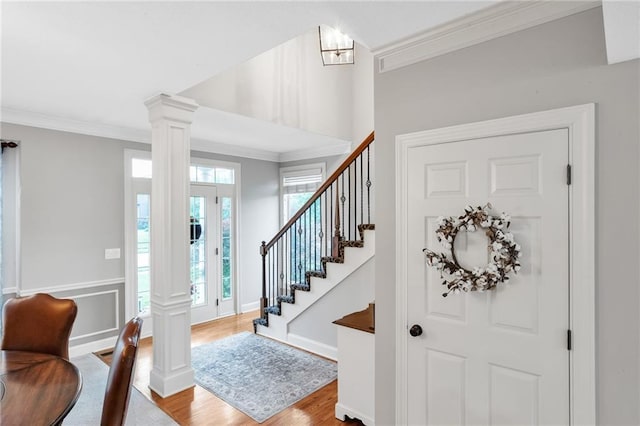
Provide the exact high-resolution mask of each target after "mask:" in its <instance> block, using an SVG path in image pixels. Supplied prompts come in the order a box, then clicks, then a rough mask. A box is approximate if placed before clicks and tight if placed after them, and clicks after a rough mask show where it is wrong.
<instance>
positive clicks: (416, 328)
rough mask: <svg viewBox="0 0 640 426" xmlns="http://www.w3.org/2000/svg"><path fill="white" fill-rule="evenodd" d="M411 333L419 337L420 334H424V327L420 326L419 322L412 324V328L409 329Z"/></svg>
mask: <svg viewBox="0 0 640 426" xmlns="http://www.w3.org/2000/svg"><path fill="white" fill-rule="evenodd" d="M409 334H410V335H412V336H413V337H418V336H419V335H421V334H422V327H420V326H419V325H418V324H414V325H412V326H411V328H410V329H409Z"/></svg>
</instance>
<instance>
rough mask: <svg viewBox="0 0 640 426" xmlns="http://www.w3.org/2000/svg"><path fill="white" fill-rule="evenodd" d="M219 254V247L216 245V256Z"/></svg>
mask: <svg viewBox="0 0 640 426" xmlns="http://www.w3.org/2000/svg"><path fill="white" fill-rule="evenodd" d="M217 255H218V247H216V256H217Z"/></svg>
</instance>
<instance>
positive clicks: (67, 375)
mask: <svg viewBox="0 0 640 426" xmlns="http://www.w3.org/2000/svg"><path fill="white" fill-rule="evenodd" d="M81 389H82V376H81V374H80V371H79V370H78V368H77V367H76V366H75V365H73V364H72V363H71V362H69V361H67V360H66V359H64V358H60V357H58V356H54V355H49V354H42V353H35V352H22V351H10V350H2V351H0V425H3V426H4V425H7V426H14V425H54V424H58V423H60V422H61V421H62V419H64V417H65V416H66V415H67V414H68V413H69V411H71V409H72V408H73V406H74V404H75V403H76V401H77V400H78V396H80V390H81Z"/></svg>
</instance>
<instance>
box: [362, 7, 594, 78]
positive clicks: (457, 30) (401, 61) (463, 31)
mask: <svg viewBox="0 0 640 426" xmlns="http://www.w3.org/2000/svg"><path fill="white" fill-rule="evenodd" d="M600 5H601V1H599V0H597V1H595V0H588V1H553V0H528V1H503V2H499V3H498V4H496V5H494V6H491V7H488V8H486V9H482V10H480V11H478V12H476V13H472V14H470V15H467V16H464V17H462V18H459V19H456V20H454V21H451V22H449V23H446V24H443V25H440V26H438V27H435V28H433V29H431V30H428V31H425V32H423V33H419V34H417V35H414V36H412V37H408V38H405V39H403V40H400V41H398V42H395V43H392V44H389V45H386V46H382V47H380V48H377V49H375V50H373V52H372V53H373V54H374V56H375V57H376V58H377V59H378V61H377V62H378V72H380V73H383V72H387V71H392V70H395V69H398V68H402V67H406V66H408V65H412V64H415V63H417V62H421V61H424V60H426V59H430V58H434V57H436V56H440V55H444V54H445V53H449V52H453V51H455V50H459V49H463V48H465V47H469V46H473V45H475V44H479V43H482V42H485V41H488V40H492V39H494V38H497V37H501V36H504V35H507V34H511V33H514V32H517V31H521V30H524V29H527V28H531V27H533V26H536V25H540V24H544V23H546V22H550V21H553V20H556V19H560V18H563V17H565V16H569V15H573V14H575V13H579V12H583V11H585V10H588V9H592V8H594V7H598V6H600Z"/></svg>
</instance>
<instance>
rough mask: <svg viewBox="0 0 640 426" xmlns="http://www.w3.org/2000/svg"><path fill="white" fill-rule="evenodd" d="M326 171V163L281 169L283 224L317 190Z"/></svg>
mask: <svg viewBox="0 0 640 426" xmlns="http://www.w3.org/2000/svg"><path fill="white" fill-rule="evenodd" d="M324 173H325V166H324V163H322V164H308V165H305V166H295V167H285V168H282V169H280V192H281V194H282V223H283V224H285V223H287V221H288V220H289V219H290V218H291V217H292V216H293V215H294V214H296V212H297V211H298V210H300V208H301V207H302V206H303V205H304V203H306V202H307V201H308V200H309V198H311V196H312V195H313V194H314V193H315V192H316V190H317V189H318V188H319V187H320V185H321V184H322V182H323V181H324Z"/></svg>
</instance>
